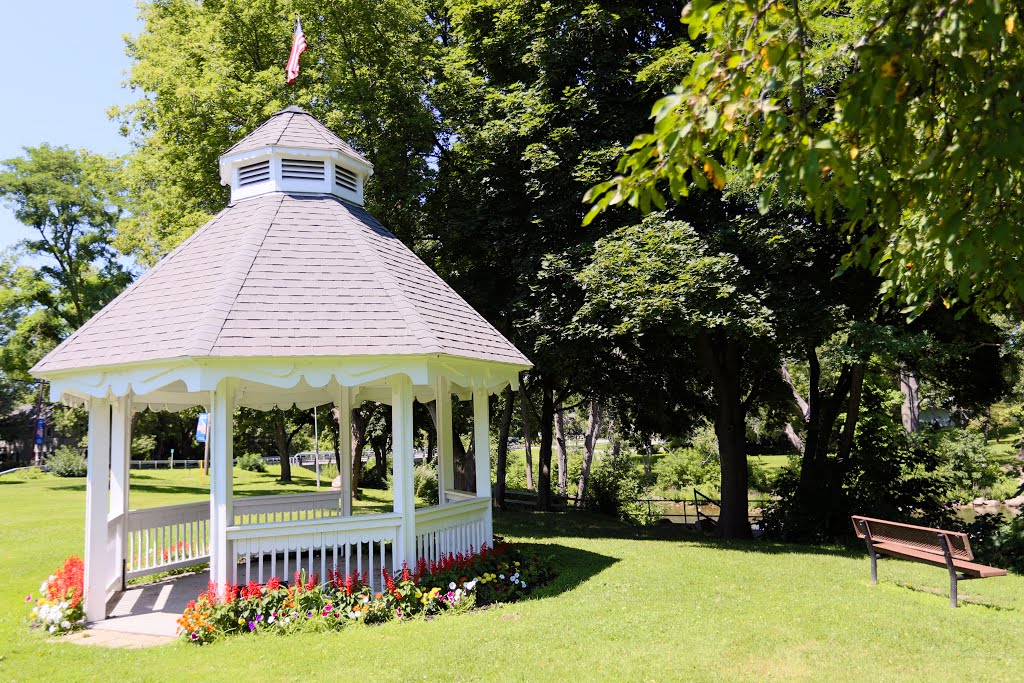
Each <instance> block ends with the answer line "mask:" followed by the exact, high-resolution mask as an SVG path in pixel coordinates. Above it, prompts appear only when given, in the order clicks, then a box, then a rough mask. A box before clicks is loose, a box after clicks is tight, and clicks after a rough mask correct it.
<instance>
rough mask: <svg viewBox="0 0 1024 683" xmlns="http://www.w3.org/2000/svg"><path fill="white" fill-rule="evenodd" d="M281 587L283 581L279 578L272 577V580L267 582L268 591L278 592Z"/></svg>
mask: <svg viewBox="0 0 1024 683" xmlns="http://www.w3.org/2000/svg"><path fill="white" fill-rule="evenodd" d="M280 587H281V579H279V578H277V577H276V576H272V577H270V580H269V581H267V591H276V590H277V589H278V588H280Z"/></svg>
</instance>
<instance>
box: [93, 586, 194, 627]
mask: <svg viewBox="0 0 1024 683" xmlns="http://www.w3.org/2000/svg"><path fill="white" fill-rule="evenodd" d="M209 579H210V572H208V571H205V572H200V573H198V574H184V575H182V576H175V577H171V578H169V579H165V580H163V581H158V582H155V583H147V584H145V585H141V586H130V587H129V588H128V590H126V591H124V592H121V593H115V594H114V596H113V597H112V598H111V599H110V601H109V602H107V615H108V618H107V619H106V620H104V621H101V622H98V623H96V624H93V625H92V626H90V627H89V629H90V630H91V631H97V632H99V631H103V632H116V633H126V634H128V633H131V634H142V635H147V636H161V637H165V638H173V637H175V636H176V635H177V633H178V617H180V616H181V614H182V612H184V611H185V606H186V605H188V602H189V600H195V598H196V596H197V595H199V594H200V593H202V592H203V591H204V590H206V584H207V583H208V582H209Z"/></svg>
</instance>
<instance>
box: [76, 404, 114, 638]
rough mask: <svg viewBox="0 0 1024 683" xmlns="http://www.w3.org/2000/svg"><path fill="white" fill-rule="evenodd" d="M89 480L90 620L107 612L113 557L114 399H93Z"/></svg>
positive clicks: (87, 573) (87, 578)
mask: <svg viewBox="0 0 1024 683" xmlns="http://www.w3.org/2000/svg"><path fill="white" fill-rule="evenodd" d="M86 476H87V479H86V483H85V577H84V581H83V583H84V594H85V595H84V601H85V618H86V620H87V621H102V620H103V619H105V618H106V616H107V585H108V583H109V578H110V564H111V557H110V553H109V551H108V549H107V510H108V507H109V498H108V495H109V485H110V401H108V400H107V399H105V398H92V399H89V446H88V468H87V475H86Z"/></svg>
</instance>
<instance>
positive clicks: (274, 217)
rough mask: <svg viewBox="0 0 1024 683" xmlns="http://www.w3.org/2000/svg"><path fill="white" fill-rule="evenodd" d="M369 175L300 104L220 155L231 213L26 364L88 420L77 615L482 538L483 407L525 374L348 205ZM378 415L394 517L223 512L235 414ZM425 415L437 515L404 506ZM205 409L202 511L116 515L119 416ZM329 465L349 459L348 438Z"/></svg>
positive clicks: (405, 252) (258, 503) (504, 347)
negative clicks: (470, 446) (157, 582)
mask: <svg viewBox="0 0 1024 683" xmlns="http://www.w3.org/2000/svg"><path fill="white" fill-rule="evenodd" d="M372 170H373V169H372V166H371V165H370V163H369V162H368V161H366V159H364V158H363V157H362V156H360V155H359V154H358V153H357V152H355V151H354V150H353V149H352V148H351V147H350V146H349V145H347V144H346V143H345V142H344V141H343V140H341V139H340V138H338V137H337V136H336V135H334V134H333V133H331V131H330V130H328V129H327V128H326V127H325V126H324V125H323V124H321V123H320V122H319V121H317V120H316V119H315V118H313V117H312V116H310V115H309V114H308V113H306V112H304V111H303V110H301V109H299V108H297V107H289V108H288V109H285V110H283V111H280V112H278V113H277V114H274V115H273V116H272V117H270V119H268V120H267V121H266V122H265V123H264V124H263V125H262V126H260V127H259V128H257V129H256V130H255V131H253V133H251V134H250V135H248V136H247V137H245V138H244V139H242V140H241V141H240V142H239V143H238V144H236V145H235V146H234V147H232V148H231V149H230V150H228V151H227V152H226V153H225V154H224V155H223V156H222V157H221V159H220V173H221V180H222V182H223V183H224V184H227V185H230V186H231V202H230V204H229V205H228V207H227V208H225V209H224V210H223V211H221V212H220V213H219V214H218V215H217V216H216V217H215V218H213V220H211V221H210V222H209V223H207V224H206V225H204V226H203V227H202V228H201V229H200V230H199V231H198V232H196V233H195V234H194V235H193V236H192V237H190V238H189V239H188V240H186V241H185V242H184V243H183V244H182V245H181V246H180V247H178V248H177V249H176V250H175V251H173V252H172V253H171V254H169V255H168V256H167V257H166V258H164V259H163V260H162V261H160V263H158V264H157V265H156V266H155V267H153V269H151V270H150V271H148V272H147V273H145V274H144V275H143V276H142V277H141V278H139V280H138V281H137V282H135V284H133V285H132V286H131V287H129V288H128V289H127V290H125V292H124V293H122V294H121V295H120V296H118V297H117V298H116V299H115V300H114V301H112V302H111V303H110V304H108V305H107V306H106V307H104V308H103V310H101V311H100V312H99V313H97V314H96V315H95V316H94V317H93V318H92V319H91V320H90V321H89V322H87V323H86V324H85V325H83V326H82V327H81V328H80V329H79V330H77V331H76V332H75V333H74V334H72V335H71V336H70V337H69V338H68V339H67V340H66V341H65V342H64V343H62V344H61V345H60V346H58V347H57V348H56V349H54V350H53V351H52V352H51V353H49V354H48V355H47V356H46V357H45V358H43V360H41V361H40V362H39V364H38V365H36V367H35V368H33V374H34V375H35V376H36V377H39V378H42V379H45V380H47V381H49V382H50V387H51V390H50V395H51V399H52V400H55V401H64V402H66V403H73V404H78V405H85V406H87V407H88V410H89V441H88V461H89V467H88V483H87V487H86V533H85V609H86V617H87V618H88V620H89V621H99V620H102V619H104V618H106V616H107V615H106V610H105V604H106V601H107V599H108V598H109V597H110V596H111V595H112V594H113V593H114V592H115V591H116V590H118V589H119V588H121V587H123V585H124V582H125V581H126V580H127V579H129V578H133V577H137V576H142V575H146V574H152V573H157V572H162V571H166V570H169V569H173V568H177V567H185V566H190V565H195V564H198V563H202V562H205V561H207V560H208V561H209V562H210V578H211V580H213V581H216V582H217V583H218V584H219V585H220V586H224V585H225V584H226V583H228V582H234V581H248V580H250V579H252V580H260V581H265V580H266V579H268V578H269V575H271V574H273V575H277V576H282V577H286V576H288V575H289V573H290V572H291V571H295V570H296V569H298V568H300V567H301V568H303V569H307V570H308V571H310V573H319V574H320V576H325V574H326V571H327V570H328V569H331V568H337V569H339V570H342V571H361V572H364V573H369V574H370V575H371V577H374V579H375V580H378V581H379V577H380V572H381V569H382V568H387V569H389V570H390V571H395V570H397V569H398V568H400V567H401V565H402V563H403V562H408V563H409V564H410V565H412V564H413V563H414V562H415V561H416V559H417V558H419V557H427V558H436V557H438V556H440V555H441V554H447V553H449V552H459V551H462V552H466V551H468V550H469V549H470V548H471V547H475V548H479V547H480V545H481V544H482V543H484V542H490V539H491V536H492V532H491V501H490V497H491V489H490V464H489V463H490V454H489V443H490V439H489V436H488V397H489V395H490V394H493V393H496V392H498V391H500V390H501V389H502V388H503V387H504V386H506V385H509V384H511V385H512V386H513V387H515V385H516V382H517V376H518V373H519V372H520V371H521V370H523V369H525V368H528V367H529V366H530V363H529V361H528V360H527V359H526V357H525V356H523V355H522V354H521V353H520V352H519V351H518V350H517V349H516V348H515V347H514V346H513V345H512V344H511V343H510V342H509V341H508V340H506V339H505V338H504V337H503V336H502V335H501V334H500V333H499V332H498V331H497V330H495V329H494V328H493V327H492V326H491V325H490V324H488V323H487V321H486V320H484V319H483V318H482V317H481V316H480V315H479V314H478V313H477V312H476V311H475V310H473V308H472V307H471V306H470V305H469V304H467V303H466V302H465V301H464V300H463V299H462V298H461V297H460V296H459V295H458V294H456V293H455V291H453V290H452V289H451V288H450V287H449V286H448V285H447V284H445V283H444V281H443V280H441V278H440V277H438V276H437V274H435V273H434V272H433V271H432V270H431V269H430V268H429V267H428V266H427V265H426V264H424V263H423V262H422V261H421V260H420V259H419V258H417V257H416V256H415V254H413V253H412V251H410V250H409V249H408V248H406V247H405V245H403V244H402V243H401V242H400V241H399V240H398V239H397V238H395V236H394V235H392V234H391V233H389V232H388V231H387V230H386V229H385V228H384V227H382V226H381V225H380V223H378V222H377V221H376V220H375V219H374V218H373V216H371V215H370V214H369V213H367V211H366V210H365V209H364V208H363V185H364V183H365V181H366V179H367V178H368V177H369V176H370V174H371V173H372ZM453 395H455V396H457V397H458V398H459V399H461V400H469V399H472V401H473V429H474V443H475V447H476V450H475V458H476V490H475V491H457V490H455V486H454V476H453V475H454V472H453V462H452V452H453V451H452V443H453V434H452V422H451V410H452V396H453ZM363 400H372V401H378V402H383V403H387V404H390V405H391V410H392V417H393V429H394V434H393V439H392V441H393V449H394V465H393V488H394V511H393V512H390V513H386V514H361V515H354V516H353V515H352V506H351V494H352V492H351V486H350V475H351V471H350V469H349V468H347V467H343V468H342V470H343V471H342V473H341V474H342V485H341V495H340V497H339V495H338V493H337V492H329V493H310V494H297V495H277V496H266V497H257V498H253V497H244V498H234V497H233V494H232V471H233V454H232V436H233V433H232V430H233V417H232V416H233V413H234V411H235V408H236V407H238V406H247V407H251V408H257V409H269V408H271V407H273V406H281V407H289V406H291V405H292V404H295V405H297V406H299V407H301V408H308V407H312V406H316V405H323V404H325V403H331V402H333V403H335V404H336V405H337V406H339V408H340V411H339V412H340V415H341V422H342V424H341V426H340V429H341V434H343V435H348V434H349V433H350V427H349V421H350V420H351V414H352V407H353V406H358V405H359V402H361V401H363ZM414 400H419V401H421V402H426V401H436V424H437V432H438V479H439V486H438V489H439V498H440V501H439V504H438V505H435V506H432V507H428V508H421V509H419V510H417V509H416V507H415V499H414V495H413V421H412V415H413V401H414ZM197 405H202V406H206V408H207V409H208V410H209V412H210V432H211V433H210V437H209V438H210V461H211V468H210V469H211V477H210V502H209V504H206V503H196V504H186V505H174V506H169V507H162V508H151V509H145V510H131V509H130V507H129V492H130V483H129V479H130V476H129V457H130V445H131V423H132V413H133V412H134V411H140V410H144V409H145V408H147V407H150V408H153V409H168V410H181V409H184V408H189V407H193V406H197ZM341 445H342V455H343V462H351V461H352V453H351V444H350V440H349V439H348V438H342V439H341Z"/></svg>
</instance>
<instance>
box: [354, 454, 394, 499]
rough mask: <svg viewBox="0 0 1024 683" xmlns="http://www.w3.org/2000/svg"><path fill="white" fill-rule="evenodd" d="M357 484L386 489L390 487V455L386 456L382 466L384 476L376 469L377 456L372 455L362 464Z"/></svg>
mask: <svg viewBox="0 0 1024 683" xmlns="http://www.w3.org/2000/svg"><path fill="white" fill-rule="evenodd" d="M359 486H360V487H361V488H368V489H380V490H382V491H386V490H388V489H389V488H391V457H390V456H388V457H387V459H386V464H385V467H384V476H383V477H381V475H380V472H379V470H378V469H377V458H376V456H374V457H373V458H370V460H369V461H368V462H367V463H366V464H365V465H364V466H363V471H362V473H361V476H360V477H359Z"/></svg>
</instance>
